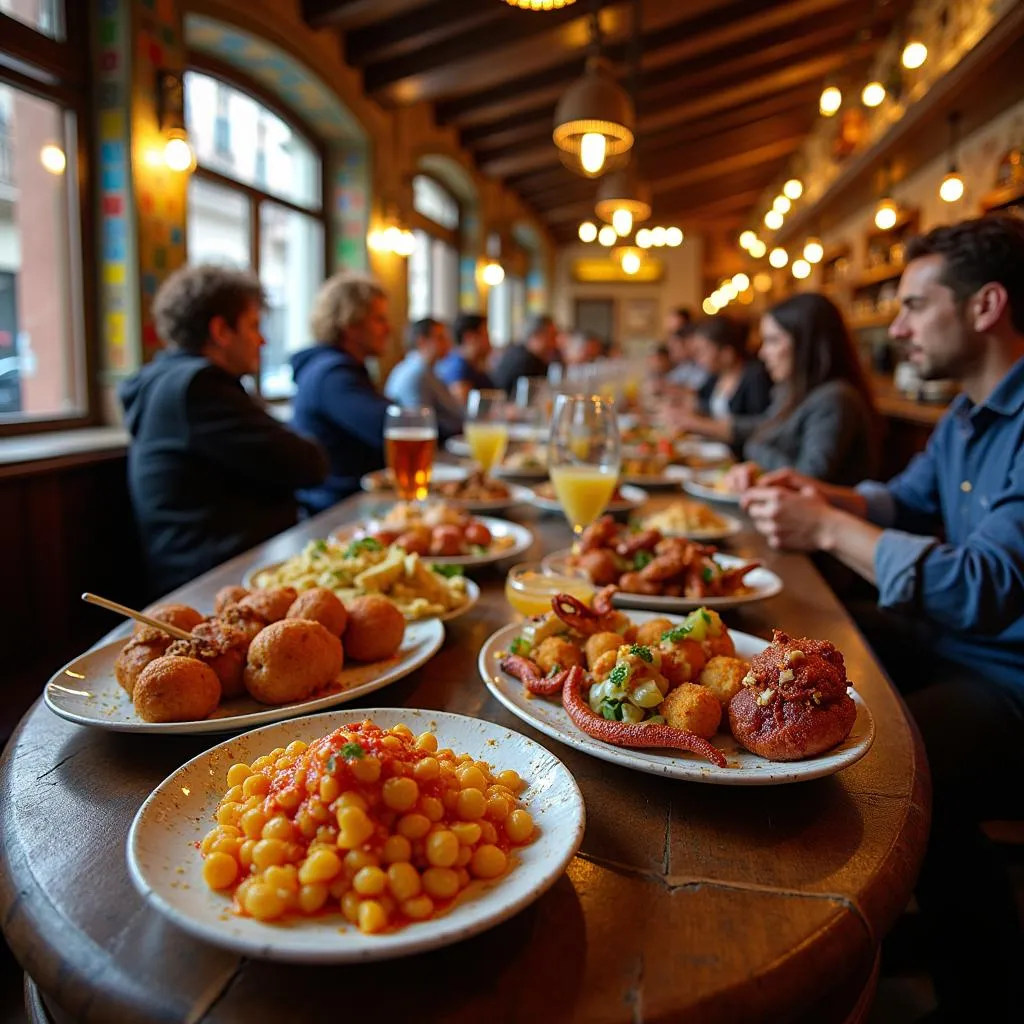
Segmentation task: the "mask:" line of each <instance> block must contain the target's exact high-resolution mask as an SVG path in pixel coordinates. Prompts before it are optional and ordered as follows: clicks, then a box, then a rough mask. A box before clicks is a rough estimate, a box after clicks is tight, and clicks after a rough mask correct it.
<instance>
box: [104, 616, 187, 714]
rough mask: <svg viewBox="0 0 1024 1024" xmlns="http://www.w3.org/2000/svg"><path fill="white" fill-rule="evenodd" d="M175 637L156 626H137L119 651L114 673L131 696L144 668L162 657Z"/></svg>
mask: <svg viewBox="0 0 1024 1024" xmlns="http://www.w3.org/2000/svg"><path fill="white" fill-rule="evenodd" d="M172 642H173V637H171V636H169V635H168V634H167V633H165V632H164V631H163V630H162V629H157V628H156V627H155V626H143V625H142V624H141V623H140V624H139V625H138V626H136V627H135V631H134V632H133V633H132V635H131V637H130V638H129V640H128V643H126V644H125V645H124V647H122V648H121V650H120V651H119V652H118V655H117V658H116V659H115V661H114V675H115V676H116V678H117V681H118V683H120V684H121V686H122V688H123V689H124V690H125V691H126V692H127V694H128V696H129V697H131V696H132V694H133V693H134V691H135V684H136V683H137V682H138V679H139V676H140V675H141V674H142V670H143V669H144V668H145V667H146V666H147V665H148V664H149V663H150V662H151V661H156V659H157V658H162V657H163V656H164V655H165V654H166V653H167V648H168V647H170V646H171V644H172Z"/></svg>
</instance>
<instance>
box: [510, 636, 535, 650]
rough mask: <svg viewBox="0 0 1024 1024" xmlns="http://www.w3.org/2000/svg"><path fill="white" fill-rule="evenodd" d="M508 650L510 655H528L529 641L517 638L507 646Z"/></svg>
mask: <svg viewBox="0 0 1024 1024" xmlns="http://www.w3.org/2000/svg"><path fill="white" fill-rule="evenodd" d="M508 649H509V651H511V653H512V654H529V653H530V641H529V640H527V639H525V638H524V637H521V636H517V637H516V638H515V639H514V640H513V641H512V643H510V644H509V645H508Z"/></svg>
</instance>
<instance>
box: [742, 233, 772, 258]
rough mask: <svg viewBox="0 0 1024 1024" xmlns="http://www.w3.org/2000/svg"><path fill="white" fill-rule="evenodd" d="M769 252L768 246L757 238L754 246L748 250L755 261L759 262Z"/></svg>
mask: <svg viewBox="0 0 1024 1024" xmlns="http://www.w3.org/2000/svg"><path fill="white" fill-rule="evenodd" d="M767 251H768V246H767V245H765V244H764V242H762V241H761V239H760V238H755V239H754V242H753V244H752V245H751V246H750V248H749V249H748V250H747V252H749V253H750V255H751V256H753V257H754V259H755V260H759V259H760V258H761V257H762V256H764V254H765V253H766V252H767Z"/></svg>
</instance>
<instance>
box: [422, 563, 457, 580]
mask: <svg viewBox="0 0 1024 1024" xmlns="http://www.w3.org/2000/svg"><path fill="white" fill-rule="evenodd" d="M430 568H431V569H433V570H434V572H436V573H437V575H438V576H443V577H444V578H445V579H447V580H450V579H453V578H454V577H456V576H463V575H465V573H464V572H463V569H462V566H461V565H438V564H437V562H435V563H434V564H433V565H431V567H430Z"/></svg>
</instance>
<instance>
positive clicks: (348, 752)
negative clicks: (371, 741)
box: [341, 743, 366, 761]
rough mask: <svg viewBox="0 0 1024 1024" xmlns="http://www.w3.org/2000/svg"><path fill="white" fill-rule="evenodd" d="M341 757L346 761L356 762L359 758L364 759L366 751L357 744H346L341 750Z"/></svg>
mask: <svg viewBox="0 0 1024 1024" xmlns="http://www.w3.org/2000/svg"><path fill="white" fill-rule="evenodd" d="M341 756H342V757H343V758H345V760H346V761H358V760H359V758H361V757H366V751H365V750H363V748H362V746H361V745H360V744H358V743H346V744H345V746H343V747H342V748H341Z"/></svg>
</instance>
